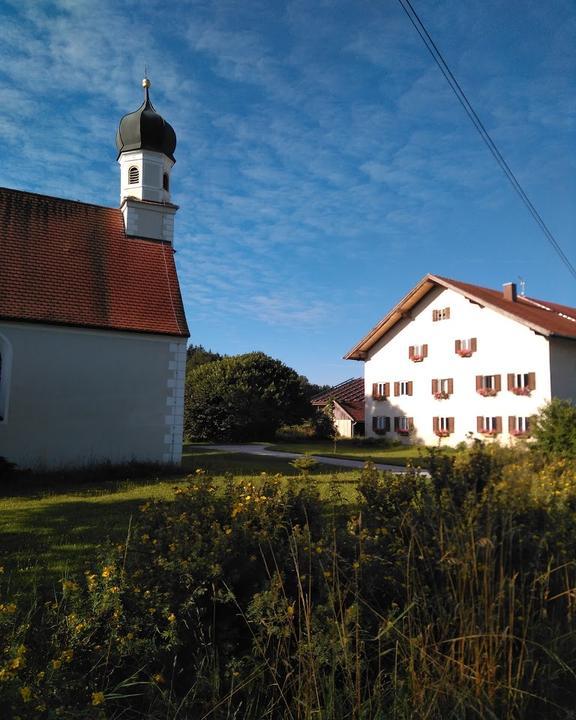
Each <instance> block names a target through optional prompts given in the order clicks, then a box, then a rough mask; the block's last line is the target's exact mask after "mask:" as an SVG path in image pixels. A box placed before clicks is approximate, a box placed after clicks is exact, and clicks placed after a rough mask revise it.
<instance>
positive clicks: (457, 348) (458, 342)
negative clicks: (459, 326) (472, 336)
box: [454, 340, 462, 353]
mask: <svg viewBox="0 0 576 720" xmlns="http://www.w3.org/2000/svg"><path fill="white" fill-rule="evenodd" d="M461 349H462V340H456V341H455V342H454V352H455V353H459V352H460V350H461Z"/></svg>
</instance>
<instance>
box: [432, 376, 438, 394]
mask: <svg viewBox="0 0 576 720" xmlns="http://www.w3.org/2000/svg"><path fill="white" fill-rule="evenodd" d="M437 392H438V380H432V395H434V394H435V393H437Z"/></svg>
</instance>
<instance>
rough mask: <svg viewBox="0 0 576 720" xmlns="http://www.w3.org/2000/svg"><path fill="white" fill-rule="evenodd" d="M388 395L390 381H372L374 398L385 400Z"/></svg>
mask: <svg viewBox="0 0 576 720" xmlns="http://www.w3.org/2000/svg"><path fill="white" fill-rule="evenodd" d="M389 395H390V383H388V382H378V383H372V398H373V399H374V400H386V398H387V397H389Z"/></svg>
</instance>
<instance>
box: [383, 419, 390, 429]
mask: <svg viewBox="0 0 576 720" xmlns="http://www.w3.org/2000/svg"><path fill="white" fill-rule="evenodd" d="M384 426H385V428H386V432H390V417H387V418H386V420H385V421H384Z"/></svg>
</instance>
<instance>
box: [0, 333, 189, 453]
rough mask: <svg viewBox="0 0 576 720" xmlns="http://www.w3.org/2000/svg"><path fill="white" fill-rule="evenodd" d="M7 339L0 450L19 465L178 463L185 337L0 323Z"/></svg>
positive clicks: (182, 403)
mask: <svg viewBox="0 0 576 720" xmlns="http://www.w3.org/2000/svg"><path fill="white" fill-rule="evenodd" d="M0 335H1V336H3V337H4V338H5V339H6V340H7V341H8V342H9V343H10V345H11V349H12V369H11V377H10V387H9V393H10V406H9V412H8V414H7V417H6V419H5V420H3V421H0V455H4V456H6V457H7V458H8V459H9V460H11V461H13V462H16V463H17V464H18V465H19V466H20V467H61V466H82V465H88V464H91V463H100V462H105V461H110V462H112V463H120V462H126V461H131V460H138V461H151V462H176V463H178V462H179V461H180V459H181V448H182V419H183V407H184V374H185V362H186V341H185V340H184V339H180V338H173V337H163V336H160V335H147V334H138V333H123V332H116V331H115V332H107V331H101V330H87V329H86V330H85V329H76V328H64V327H57V326H49V325H41V324H35V323H34V324H32V323H30V324H26V323H1V324H0Z"/></svg>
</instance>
